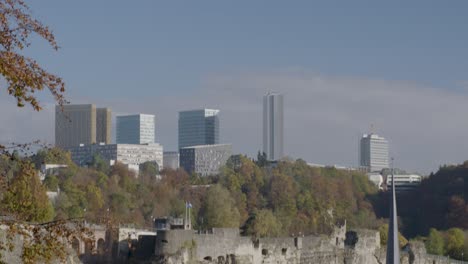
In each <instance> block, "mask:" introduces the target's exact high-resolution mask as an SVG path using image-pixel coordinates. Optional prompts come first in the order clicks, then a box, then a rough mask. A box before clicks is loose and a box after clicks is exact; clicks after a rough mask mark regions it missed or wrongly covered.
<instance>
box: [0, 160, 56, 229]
mask: <svg viewBox="0 0 468 264" xmlns="http://www.w3.org/2000/svg"><path fill="white" fill-rule="evenodd" d="M1 206H2V208H3V209H4V210H5V211H7V212H8V213H10V214H13V215H15V216H17V217H18V218H19V219H21V220H23V221H29V222H46V221H50V220H52V218H53V217H54V210H53V207H52V205H51V203H50V201H49V198H48V197H47V194H46V189H45V187H44V186H43V185H42V184H41V181H40V180H39V177H38V176H37V174H36V170H34V168H33V165H32V164H31V163H29V162H25V163H24V164H22V166H21V168H20V171H19V172H18V174H17V175H16V176H15V177H14V178H13V181H12V183H11V185H10V186H9V188H8V190H7V191H6V193H5V194H4V195H3V200H2V205H1Z"/></svg>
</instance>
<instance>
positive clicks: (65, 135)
mask: <svg viewBox="0 0 468 264" xmlns="http://www.w3.org/2000/svg"><path fill="white" fill-rule="evenodd" d="M110 130H111V111H110V109H108V108H99V109H96V106H95V105H94V104H83V105H64V106H63V108H62V107H61V106H55V145H56V146H57V147H61V148H67V147H73V146H78V145H80V144H94V143H99V142H104V143H110V141H111V131H110Z"/></svg>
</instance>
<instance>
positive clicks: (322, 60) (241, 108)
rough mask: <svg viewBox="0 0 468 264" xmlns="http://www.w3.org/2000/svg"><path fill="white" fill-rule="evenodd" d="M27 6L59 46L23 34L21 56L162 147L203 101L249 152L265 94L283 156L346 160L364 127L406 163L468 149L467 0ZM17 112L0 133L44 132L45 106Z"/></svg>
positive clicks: (422, 166) (427, 162)
mask: <svg viewBox="0 0 468 264" xmlns="http://www.w3.org/2000/svg"><path fill="white" fill-rule="evenodd" d="M28 2H29V4H30V6H31V9H32V11H33V12H34V15H35V16H36V17H38V18H39V19H40V20H42V21H43V22H44V23H45V24H47V25H49V26H50V27H51V29H52V30H53V32H54V33H55V35H56V37H57V40H58V43H59V45H60V46H61V47H62V48H61V49H60V50H59V52H54V51H52V50H51V49H50V48H48V47H47V46H46V44H45V43H44V42H43V41H39V42H38V41H34V45H33V46H32V48H30V49H29V50H27V54H28V55H31V56H32V57H33V58H36V59H37V60H38V61H39V62H40V63H42V64H43V65H45V67H46V68H48V69H50V70H51V71H52V72H54V73H57V74H58V75H60V76H62V77H63V78H64V80H65V82H66V84H67V87H68V89H67V95H68V99H69V100H70V101H71V102H72V103H83V102H88V103H91V102H94V103H97V104H98V105H100V106H110V107H112V110H113V112H114V113H123V112H125V113H133V112H144V113H149V114H156V116H157V119H158V121H157V122H158V137H159V140H160V142H161V143H162V144H163V145H164V146H165V149H167V150H171V149H175V148H176V146H177V137H176V135H177V133H176V131H177V111H179V110H185V109H188V108H195V107H210V108H211V107H212V108H219V109H220V110H221V113H222V116H221V117H222V119H221V126H222V130H221V132H222V136H221V137H222V139H223V141H224V142H232V143H233V144H234V150H235V151H236V152H240V153H247V154H254V153H256V151H257V150H258V149H260V148H261V136H260V135H261V125H260V123H261V96H262V95H263V94H264V93H266V92H267V91H269V90H275V91H277V92H283V93H285V95H286V97H285V112H286V113H285V116H286V117H285V118H286V120H285V123H286V130H285V135H286V136H285V137H286V139H285V144H286V145H285V149H286V152H287V153H288V155H291V156H292V157H302V158H304V159H306V160H308V161H310V162H314V163H326V164H343V165H356V163H357V162H356V161H357V139H358V138H359V135H360V134H361V133H363V132H366V130H368V128H369V126H370V124H375V126H376V128H377V131H378V132H379V133H380V134H382V135H383V136H385V137H386V138H388V139H389V140H390V142H391V152H392V155H395V156H396V159H397V161H398V160H399V161H400V164H402V165H401V167H404V168H408V169H414V170H420V171H424V172H428V171H430V170H434V169H436V168H437V167H438V166H439V165H440V164H444V163H452V162H461V161H463V160H464V159H465V158H466V157H467V156H468V142H466V140H460V138H466V135H467V134H468V119H467V118H466V116H467V115H466V113H468V76H467V69H468V48H467V47H468V15H467V14H468V1H462V0H458V1H457V0H454V1H428V0H420V1H370V0H369V1H331V0H327V1H276V0H268V1H266V0H264V1H251V0H249V1H219V0H216V1H214V0H213V1H203V0H197V1H176V0H170V1H153V0H151V1H150V0H146V1H128V0H127V1H120V0H112V1H96V0H94V1H89V0H81V1H63V0H41V1H28ZM41 97H42V95H41ZM47 100H48V101H47ZM45 102H51V101H50V99H45ZM0 117H1V116H0ZM23 118H30V119H32V118H33V119H35V120H36V121H35V123H34V124H37V125H36V130H35V131H36V132H35V134H31V132H30V131H31V130H30V129H28V128H26V127H24V128H23V127H22V126H21V125H20V124H18V125H17V127H16V128H15V129H16V130H15V129H14V128H11V129H10V130H7V128H4V130H2V129H0V133H2V134H3V137H4V138H5V139H11V138H15V137H19V138H20V139H25V138H32V139H33V138H34V137H35V136H37V134H41V133H42V134H44V135H45V136H44V138H47V139H53V114H52V113H51V112H49V114H47V115H44V114H39V115H32V114H31V115H28V116H27V117H23ZM3 119H5V118H3ZM7 120H8V119H7ZM25 123H27V122H25ZM41 126H42V128H41ZM37 131H39V132H37ZM27 133H30V134H31V135H29V137H28V136H21V137H20V135H25V134H27ZM5 139H4V140H5Z"/></svg>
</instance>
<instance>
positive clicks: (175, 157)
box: [163, 151, 179, 170]
mask: <svg viewBox="0 0 468 264" xmlns="http://www.w3.org/2000/svg"><path fill="white" fill-rule="evenodd" d="M163 160H164V164H163V168H164V169H172V170H177V169H178V168H179V152H177V151H165V152H164V153H163Z"/></svg>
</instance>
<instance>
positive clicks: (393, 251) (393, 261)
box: [386, 177, 400, 264]
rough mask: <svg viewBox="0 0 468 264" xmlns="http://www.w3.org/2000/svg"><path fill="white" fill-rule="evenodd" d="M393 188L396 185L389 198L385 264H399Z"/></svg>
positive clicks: (396, 216)
mask: <svg viewBox="0 0 468 264" xmlns="http://www.w3.org/2000/svg"><path fill="white" fill-rule="evenodd" d="M395 179H396V177H395ZM395 183H396V180H395ZM395 186H396V184H392V195H391V197H390V214H389V217H388V218H389V223H388V234H387V258H386V259H387V264H400V245H399V240H398V213H397V203H396V193H395Z"/></svg>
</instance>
